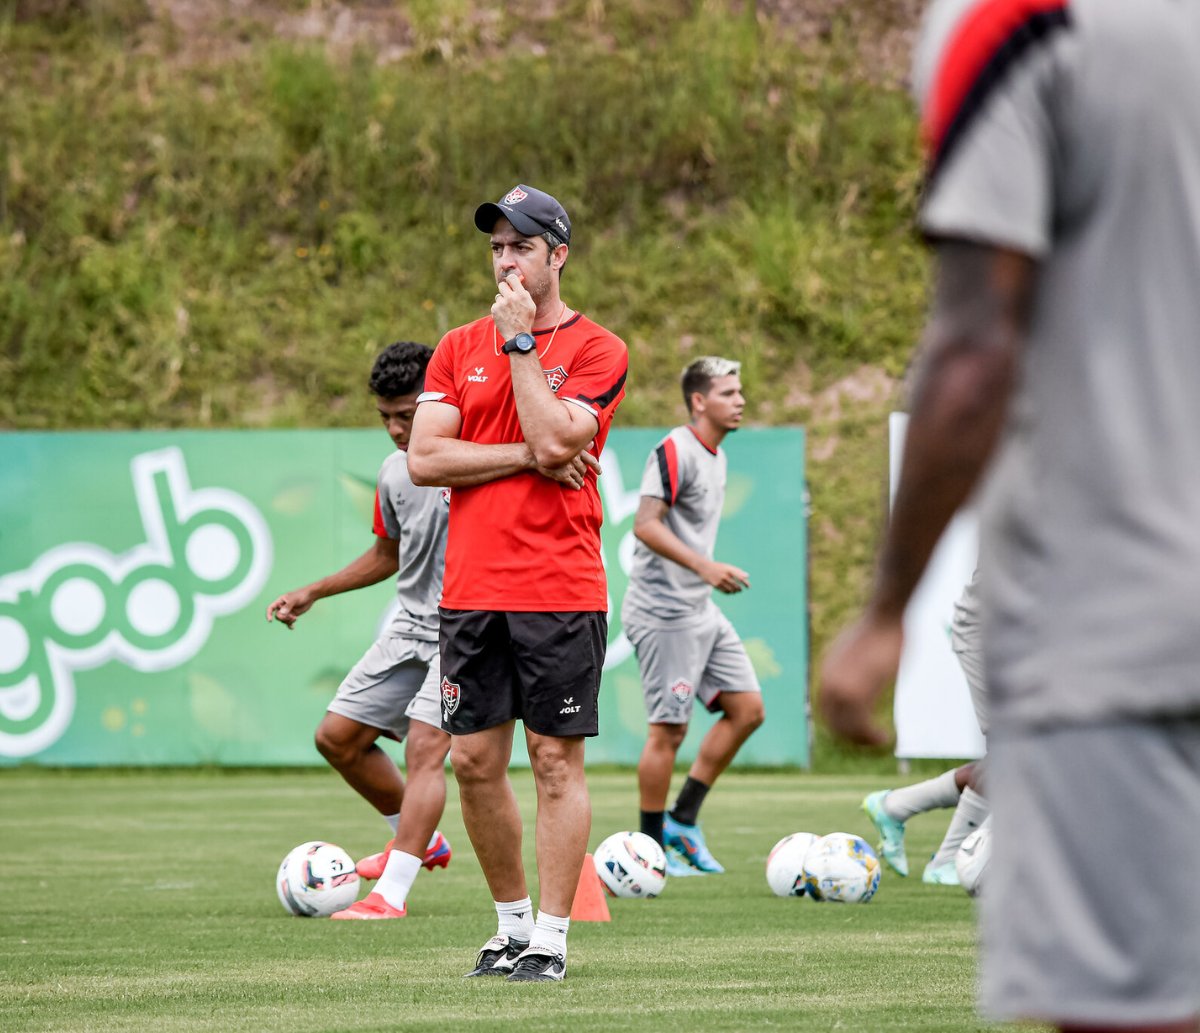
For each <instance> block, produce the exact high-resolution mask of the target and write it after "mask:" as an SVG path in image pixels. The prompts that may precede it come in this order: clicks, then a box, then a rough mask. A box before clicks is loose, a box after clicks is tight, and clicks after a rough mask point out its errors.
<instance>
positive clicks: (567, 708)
mask: <svg viewBox="0 0 1200 1033" xmlns="http://www.w3.org/2000/svg"><path fill="white" fill-rule="evenodd" d="M563 704H564V706H563V708H562V710H560V711H559V713H560V714H578V713H579V711H581V710H582V709H583V704H582V703H576V702H575V697H574V696H567V697H566V698H565V699H564V700H563Z"/></svg>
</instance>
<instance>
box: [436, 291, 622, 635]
mask: <svg viewBox="0 0 1200 1033" xmlns="http://www.w3.org/2000/svg"><path fill="white" fill-rule="evenodd" d="M552 333H553V329H552V328H549V327H548V328H546V329H545V330H537V331H535V332H534V337H535V338H536V339H537V342H538V355H539V356H541V363H542V369H543V371H544V373H545V374H546V380H547V382H548V383H549V384H550V387H551V388H552V389H553V390H554V392H555V394H556V395H557V396H558V397H559V398H560V399H561V400H563V401H566V402H571V403H573V404H576V405H580V406H582V407H583V408H584V409H586V410H587V411H588V412H590V413H591V414H592V415H593V416H594V417H596V420H597V421H598V423H599V425H600V429H599V430H598V431H597V432H596V438H595V440H594V441H593V442H592V444H591V445H590V446H589V448H588V451H589V452H591V454H592V455H594V456H596V457H597V458H599V456H600V453H601V451H602V450H603V448H604V441H605V439H606V438H607V437H608V430H609V427H610V426H612V418H613V413H614V412H615V411H616V408H617V405H618V404H619V403H620V401H621V399H622V398H624V397H625V377H626V373H627V372H628V368H629V356H628V353H627V351H626V348H625V344H624V342H623V341H622V340H621V339H620V338H619V337H617V336H616V335H614V334H611V333H609V332H608V331H607V330H605V329H604V328H603V327H602V326H599V325H598V324H596V323H593V322H592V321H591V320H590V319H588V318H587V317H585V316H583V315H580V314H579V313H576V314H575V315H574V316H572V317H571V319H570V320H568V321H567V322H565V323H563V324H562V326H560V327H559V328H558V333H557V334H555V335H554V340H553V343H551V341H550V338H551V334H552ZM502 343H503V342H502V341H501V340H500V338H499V335H498V333H497V332H496V329H495V325H494V324H493V322H492V319H491V316H486V317H484V318H483V319H478V320H476V321H475V322H474V323H468V324H467V325H466V326H460V327H458V328H457V329H455V330H451V331H450V332H449V333H448V334H446V336H445V337H443V338H442V340H441V342H440V343H439V344H438V346H437V349H436V350H435V351H434V353H433V358H432V359H431V360H430V362H429V368H428V370H427V371H426V373H425V391H424V392H423V393H422V394H421V396H420V397H419V398H418V401H419V402H428V401H436V402H443V403H445V404H447V405H453V406H454V407H455V408H456V409H458V412H459V415H460V417H461V418H462V428H461V430H460V432H459V437H460V438H461V439H462V440H463V441H474V442H478V443H479V444H486V445H500V444H511V443H513V442H518V441H524V440H525V436H524V435H523V434H522V433H521V424H520V422H519V421H518V419H517V404H516V401H515V400H514V399H513V393H512V378H511V376H510V374H509V357H508V356H507V355H504V354H503V353H499V351H500V346H501V344H502ZM547 346H549V347H548V349H547ZM543 352H544V353H545V354H544V355H543ZM498 353H499V354H498ZM602 522H603V509H602V506H601V503H600V493H599V491H598V489H597V487H596V478H595V476H594V475H589V476H588V477H587V479H586V481H585V483H584V486H583V488H582V489H580V490H579V491H574V490H572V489H570V488H566V487H563V486H562V485H561V484H559V483H558V482H557V481H552V480H550V479H549V478H547V477H543V476H542V475H541V474H539V473H535V472H533V471H528V472H524V473H519V474H515V475H513V476H511V477H503V478H501V479H499V480H496V481H490V482H489V483H487V484H480V485H476V486H475V487H471V488H455V489H454V492H453V493H452V495H451V498H450V533H449V539H448V541H447V544H446V574H445V581H444V583H443V588H442V606H443V607H445V608H446V609H450V610H508V611H525V612H571V611H606V610H607V609H608V586H607V582H606V580H605V576H604V561H603V559H602V557H601V552H600V525H601V523H602Z"/></svg>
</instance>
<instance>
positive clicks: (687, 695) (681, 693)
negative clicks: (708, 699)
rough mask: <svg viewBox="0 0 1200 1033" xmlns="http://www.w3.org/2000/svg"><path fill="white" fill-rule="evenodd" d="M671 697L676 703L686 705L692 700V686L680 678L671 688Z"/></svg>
mask: <svg viewBox="0 0 1200 1033" xmlns="http://www.w3.org/2000/svg"><path fill="white" fill-rule="evenodd" d="M671 695H672V696H674V697H675V700H676V702H679V703H686V702H687V701H688V700H689V699H691V698H692V686H691V684H690V683H688V682H685V681H684V680H683V679H682V678H680V679H679V681H677V682H676V683H675V684H674V685H672V686H671Z"/></svg>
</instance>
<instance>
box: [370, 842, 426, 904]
mask: <svg viewBox="0 0 1200 1033" xmlns="http://www.w3.org/2000/svg"><path fill="white" fill-rule="evenodd" d="M420 870H421V859H420V858H419V857H413V855H412V854H406V853H404V852H403V851H402V850H391V851H389V852H388V859H387V864H386V865H385V866H384V869H383V874H382V875H381V876H379V881H378V882H377V883H375V892H376V893H379V894H382V895H383V899H384V900H386V901H387V902H388V903H389V904H391V905H392V907H394V908H396V909H400V908H403V907H404V902H405V901H406V900H408V891H409V890H411V889H412V884H413V883H414V882H415V881H416V879H417V872H419V871H420Z"/></svg>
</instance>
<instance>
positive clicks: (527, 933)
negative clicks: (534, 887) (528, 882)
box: [496, 897, 533, 943]
mask: <svg viewBox="0 0 1200 1033" xmlns="http://www.w3.org/2000/svg"><path fill="white" fill-rule="evenodd" d="M496 917H497V918H498V919H499V921H500V925H499V928H498V929H497V930H496V932H497V933H498V934H499V935H500V936H511V937H512V938H513V939H514V940H524V941H525V942H526V943H528V942H529V938H530V937H531V936H532V935H533V901H532V900H530V899H529V898H528V897H526V898H525V899H524V900H509V901H503V900H497V901H496Z"/></svg>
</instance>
